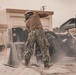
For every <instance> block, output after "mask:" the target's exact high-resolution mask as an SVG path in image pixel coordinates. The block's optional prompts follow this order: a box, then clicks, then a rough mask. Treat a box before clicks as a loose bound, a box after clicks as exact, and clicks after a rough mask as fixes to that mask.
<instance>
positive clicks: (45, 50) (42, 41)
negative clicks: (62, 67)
mask: <svg viewBox="0 0 76 75" xmlns="http://www.w3.org/2000/svg"><path fill="white" fill-rule="evenodd" d="M36 40H37V43H38V44H39V47H40V50H41V53H42V60H43V62H44V67H49V65H48V63H49V60H50V55H49V43H48V41H47V39H46V37H45V34H44V31H43V30H37V31H36Z"/></svg>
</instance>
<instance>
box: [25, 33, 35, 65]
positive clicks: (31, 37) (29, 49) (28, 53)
mask: <svg viewBox="0 0 76 75" xmlns="http://www.w3.org/2000/svg"><path fill="white" fill-rule="evenodd" d="M34 42H35V36H34V32H30V33H29V35H28V39H27V42H26V43H25V48H26V49H25V50H26V51H25V54H24V60H25V65H26V66H27V65H28V64H29V61H30V58H31V56H32V54H33V45H34Z"/></svg>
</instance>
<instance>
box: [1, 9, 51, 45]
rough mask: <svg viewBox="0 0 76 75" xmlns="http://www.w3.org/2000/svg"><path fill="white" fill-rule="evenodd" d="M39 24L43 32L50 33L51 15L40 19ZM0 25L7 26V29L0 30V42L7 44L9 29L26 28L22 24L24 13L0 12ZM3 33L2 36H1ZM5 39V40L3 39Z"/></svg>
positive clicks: (23, 23)
mask: <svg viewBox="0 0 76 75" xmlns="http://www.w3.org/2000/svg"><path fill="white" fill-rule="evenodd" d="M40 20H41V23H42V25H43V28H44V29H45V30H50V31H52V15H51V14H50V15H49V16H48V17H45V18H41V19H40ZM0 24H4V25H8V28H2V29H0V35H3V37H4V39H3V37H1V38H0V41H2V40H3V43H4V44H5V43H7V42H8V40H9V34H8V33H9V31H8V29H9V28H16V27H22V28H25V27H26V23H25V22H24V13H21V10H20V11H19V12H18V11H17V12H16V11H15V12H14V11H13V12H7V10H2V11H0ZM2 33H3V34H2ZM5 37H7V38H5ZM1 39H2V40H1Z"/></svg>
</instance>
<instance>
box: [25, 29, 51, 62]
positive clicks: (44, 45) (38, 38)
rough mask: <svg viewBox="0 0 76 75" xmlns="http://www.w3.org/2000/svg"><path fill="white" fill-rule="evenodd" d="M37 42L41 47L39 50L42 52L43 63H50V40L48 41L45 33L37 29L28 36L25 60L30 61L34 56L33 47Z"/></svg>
mask: <svg viewBox="0 0 76 75" xmlns="http://www.w3.org/2000/svg"><path fill="white" fill-rule="evenodd" d="M35 42H37V43H38V45H39V48H40V50H41V54H42V60H43V62H45V61H47V62H49V59H50V56H49V46H50V45H49V43H48V40H47V39H46V36H45V33H44V31H43V30H42V29H37V30H34V31H31V32H30V33H29V34H28V39H27V42H26V43H25V48H26V51H25V54H24V59H25V60H27V61H29V60H30V58H31V56H32V54H33V51H34V49H33V47H34V43H35Z"/></svg>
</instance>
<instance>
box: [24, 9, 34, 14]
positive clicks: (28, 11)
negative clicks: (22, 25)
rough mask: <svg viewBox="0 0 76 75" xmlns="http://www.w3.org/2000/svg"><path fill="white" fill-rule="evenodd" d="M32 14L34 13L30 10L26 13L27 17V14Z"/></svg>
mask: <svg viewBox="0 0 76 75" xmlns="http://www.w3.org/2000/svg"><path fill="white" fill-rule="evenodd" d="M30 13H32V14H33V11H30V10H29V11H26V12H25V15H26V14H30Z"/></svg>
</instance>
